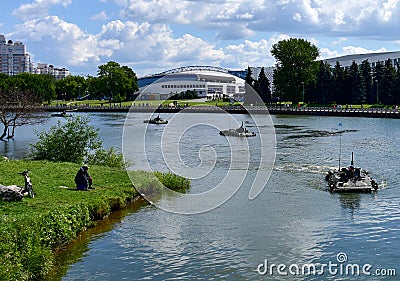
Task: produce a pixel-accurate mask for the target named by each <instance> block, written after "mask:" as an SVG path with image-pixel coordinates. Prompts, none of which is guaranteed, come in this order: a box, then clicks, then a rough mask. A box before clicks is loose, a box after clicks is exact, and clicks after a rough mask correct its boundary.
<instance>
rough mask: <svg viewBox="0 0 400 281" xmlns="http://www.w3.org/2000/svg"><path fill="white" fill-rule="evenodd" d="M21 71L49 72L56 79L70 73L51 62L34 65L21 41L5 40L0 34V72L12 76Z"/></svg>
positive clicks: (33, 72) (32, 72)
mask: <svg viewBox="0 0 400 281" xmlns="http://www.w3.org/2000/svg"><path fill="white" fill-rule="evenodd" d="M23 72H26V73H31V74H50V75H52V76H53V77H54V78H55V79H56V80H59V79H62V78H65V77H67V76H69V75H70V72H69V70H68V69H66V68H56V67H54V66H53V65H51V64H50V65H48V64H46V63H38V64H37V66H36V67H35V66H34V63H32V62H31V59H30V55H29V54H28V53H27V52H26V47H25V45H24V44H23V43H22V42H20V41H17V42H13V41H12V40H8V41H6V38H5V36H4V35H2V34H0V73H4V74H7V75H10V76H13V75H17V74H19V73H23Z"/></svg>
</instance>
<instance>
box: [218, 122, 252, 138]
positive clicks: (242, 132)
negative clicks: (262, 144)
mask: <svg viewBox="0 0 400 281" xmlns="http://www.w3.org/2000/svg"><path fill="white" fill-rule="evenodd" d="M219 134H220V135H221V136H230V137H255V136H256V133H254V132H251V131H249V130H247V128H246V127H244V126H243V122H242V125H241V126H240V127H239V128H237V129H229V130H223V131H219Z"/></svg>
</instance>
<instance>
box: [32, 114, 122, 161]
mask: <svg viewBox="0 0 400 281" xmlns="http://www.w3.org/2000/svg"><path fill="white" fill-rule="evenodd" d="M88 123H89V118H87V117H80V116H71V117H69V118H68V120H67V123H65V124H63V125H62V124H61V122H60V121H58V123H57V125H55V126H52V127H51V128H50V129H49V131H48V132H45V131H44V132H41V133H38V132H36V134H37V135H38V137H39V141H38V142H37V143H35V144H32V145H31V155H30V156H31V157H32V158H33V160H48V161H53V162H73V163H83V162H86V163H88V164H91V165H101V166H107V167H112V168H118V169H124V168H125V164H124V159H123V156H122V154H121V153H117V152H116V151H115V149H114V148H113V147H111V148H109V149H108V150H106V149H104V148H102V144H103V143H102V141H101V140H100V139H99V135H98V130H96V129H95V128H93V127H92V126H89V124H88Z"/></svg>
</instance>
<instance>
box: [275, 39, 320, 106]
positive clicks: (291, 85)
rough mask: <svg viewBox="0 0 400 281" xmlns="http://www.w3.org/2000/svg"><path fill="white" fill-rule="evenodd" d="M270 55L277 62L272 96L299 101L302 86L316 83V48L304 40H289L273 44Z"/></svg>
mask: <svg viewBox="0 0 400 281" xmlns="http://www.w3.org/2000/svg"><path fill="white" fill-rule="evenodd" d="M271 54H272V55H273V56H274V57H275V59H276V61H277V64H276V69H275V70H274V86H275V91H274V94H275V95H276V96H278V97H280V99H281V100H291V101H294V102H298V101H301V100H302V99H303V86H305V87H306V88H307V87H309V86H310V85H313V84H314V83H315V81H316V71H317V68H318V64H317V62H316V59H317V57H318V56H319V51H318V48H317V47H316V46H314V45H313V44H311V43H310V42H308V41H306V40H304V39H296V38H290V39H289V40H283V41H279V42H278V43H276V44H274V45H273V46H272V50H271Z"/></svg>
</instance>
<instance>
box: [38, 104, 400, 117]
mask: <svg viewBox="0 0 400 281" xmlns="http://www.w3.org/2000/svg"><path fill="white" fill-rule="evenodd" d="M41 109H42V110H44V111H51V112H61V111H63V110H76V111H78V112H129V111H130V112H149V113H151V112H156V113H176V112H183V113H184V112H190V113H224V112H227V113H230V114H246V113H251V114H268V113H269V114H271V115H318V116H341V117H373V118H400V114H399V110H398V109H389V108H331V107H285V106H267V107H264V106H246V108H245V107H242V106H223V107H217V106H190V107H170V106H162V107H159V106H150V105H148V106H147V105H140V106H139V105H136V106H121V105H119V104H115V105H107V106H89V105H78V106H74V105H68V106H67V105H62V106H46V105H44V106H43V107H41ZM266 109H267V110H266Z"/></svg>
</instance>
